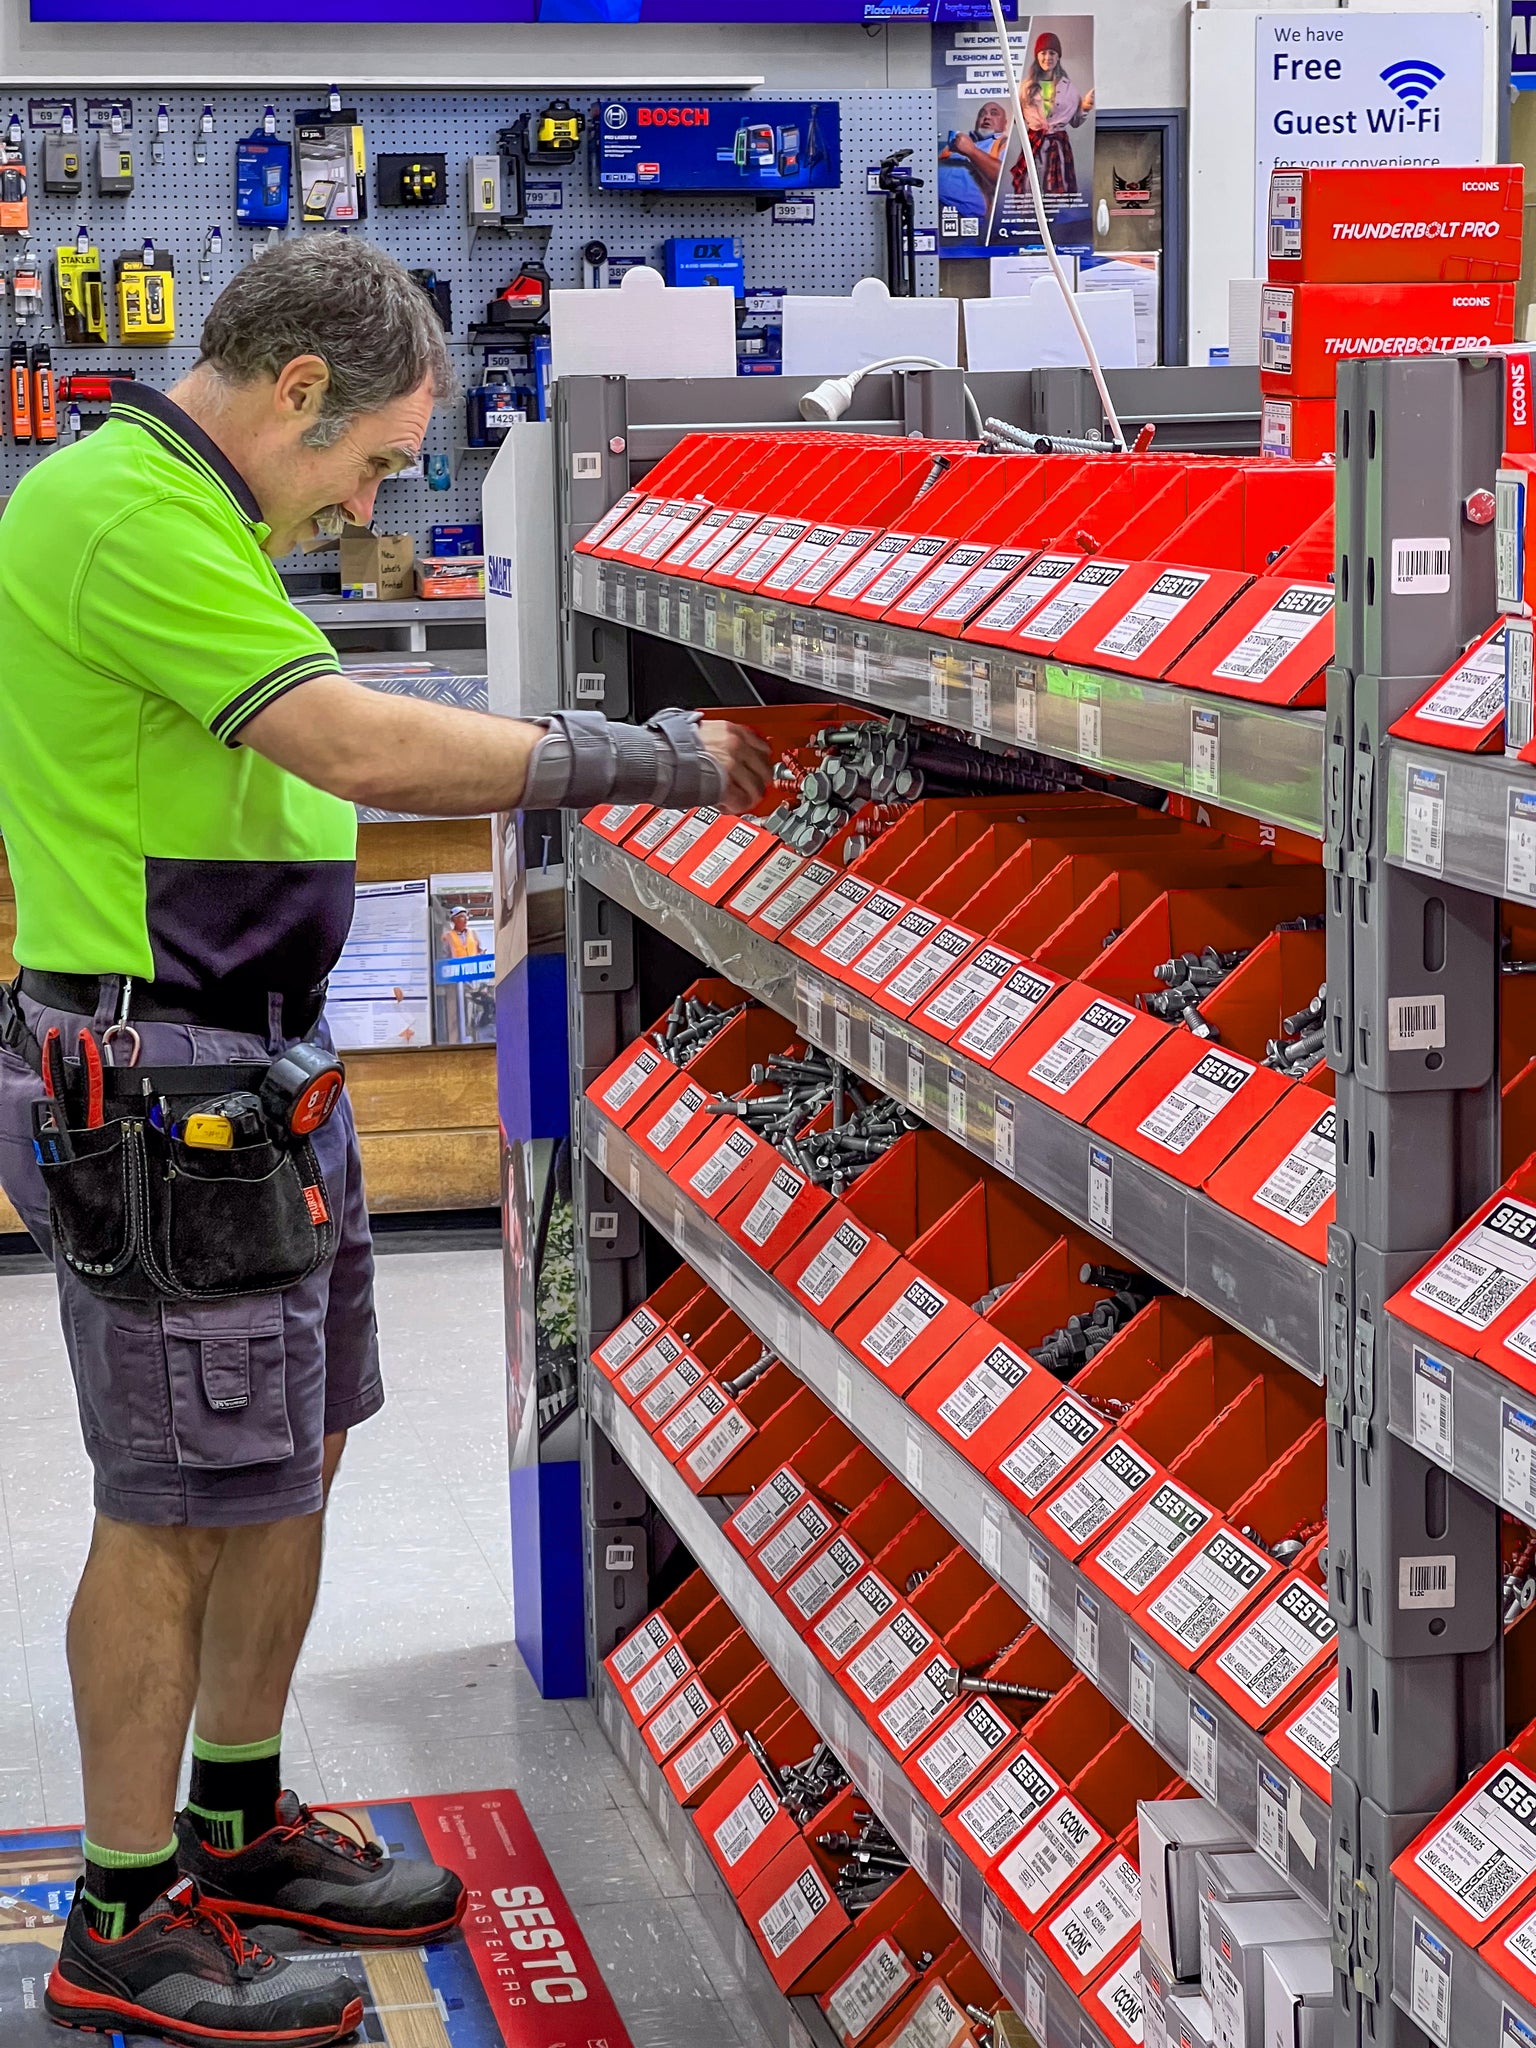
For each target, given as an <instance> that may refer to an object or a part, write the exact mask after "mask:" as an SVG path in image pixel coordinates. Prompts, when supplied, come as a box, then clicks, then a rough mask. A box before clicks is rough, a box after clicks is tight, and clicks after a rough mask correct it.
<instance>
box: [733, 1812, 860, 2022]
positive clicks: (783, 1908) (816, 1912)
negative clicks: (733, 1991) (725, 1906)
mask: <svg viewBox="0 0 1536 2048" xmlns="http://www.w3.org/2000/svg"><path fill="white" fill-rule="evenodd" d="M740 1897H741V1912H742V1918H743V1919H744V1920H745V1921H746V1923H747V1926H748V1928H749V1929H750V1930H751V1933H752V1937H753V1939H754V1940H755V1941H756V1943H757V1945H758V1947H759V1949H761V1951H762V1954H763V1960H764V1961H765V1962H766V1963H767V1965H768V1968H769V1970H770V1972H771V1973H772V1976H773V1981H774V1982H775V1984H777V1985H778V1987H779V1989H780V1990H781V1991H790V1990H793V1989H794V1988H795V1987H796V1986H797V1985H798V1984H799V1983H800V1982H801V1980H802V1979H803V1978H806V1977H808V1976H809V1975H811V1974H812V1972H813V1970H814V1966H815V1964H816V1962H817V1960H818V1959H819V1958H820V1957H821V1956H823V1955H825V1954H826V1952H827V1950H828V1949H829V1948H830V1947H831V1946H832V1945H833V1943H834V1942H835V1941H837V1939H838V1937H839V1936H840V1935H842V1934H845V1933H846V1932H847V1931H848V1927H849V1924H850V1923H849V1919H848V1915H847V1914H846V1913H845V1912H844V1911H843V1909H842V1907H841V1906H840V1905H839V1904H838V1903H837V1900H836V1898H835V1896H834V1895H833V1891H832V1882H831V1878H830V1876H829V1875H828V1873H827V1871H826V1870H825V1869H824V1868H823V1867H822V1865H821V1863H820V1862H819V1861H818V1860H817V1858H816V1856H815V1854H814V1852H813V1851H812V1850H811V1849H809V1848H808V1847H807V1846H806V1845H805V1844H804V1843H803V1842H800V1843H794V1844H792V1845H791V1846H790V1847H789V1848H786V1849H781V1850H780V1852H779V1854H778V1855H777V1856H775V1857H774V1859H773V1861H772V1862H771V1863H770V1864H769V1865H768V1867H767V1869H766V1870H764V1871H763V1872H762V1873H761V1874H760V1875H759V1876H757V1877H755V1878H754V1879H753V1880H752V1882H751V1884H749V1885H748V1886H747V1887H746V1889H745V1890H744V1891H743V1892H742V1893H741V1895H740Z"/></svg>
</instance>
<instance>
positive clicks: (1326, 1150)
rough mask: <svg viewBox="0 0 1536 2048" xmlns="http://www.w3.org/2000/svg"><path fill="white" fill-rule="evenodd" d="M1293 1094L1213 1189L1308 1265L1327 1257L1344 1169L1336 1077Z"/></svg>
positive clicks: (1222, 1169)
mask: <svg viewBox="0 0 1536 2048" xmlns="http://www.w3.org/2000/svg"><path fill="white" fill-rule="evenodd" d="M1327 1080H1328V1086H1327V1088H1326V1089H1324V1088H1314V1087H1305V1088H1292V1089H1290V1090H1288V1091H1287V1093H1286V1094H1284V1095H1282V1096H1281V1098H1280V1100H1279V1101H1278V1102H1277V1103H1276V1104H1275V1106H1274V1107H1273V1109H1271V1110H1270V1111H1269V1113H1268V1114H1267V1115H1266V1116H1265V1118H1264V1119H1263V1121H1262V1122H1261V1123H1260V1124H1259V1126H1258V1128H1257V1129H1256V1130H1255V1131H1254V1132H1253V1134H1252V1136H1251V1137H1248V1138H1246V1139H1245V1140H1244V1141H1243V1143H1242V1144H1241V1145H1239V1146H1238V1148H1237V1150H1236V1151H1235V1152H1234V1153H1233V1154H1232V1156H1231V1158H1230V1159H1227V1160H1225V1161H1224V1162H1223V1164H1222V1165H1220V1166H1219V1167H1217V1169H1216V1171H1215V1172H1214V1173H1213V1174H1212V1175H1211V1177H1210V1179H1209V1180H1208V1181H1207V1182H1206V1184H1205V1187H1206V1193H1207V1194H1208V1195H1209V1196H1210V1197H1211V1199H1212V1201H1214V1202H1216V1203H1218V1204H1219V1205H1220V1206H1221V1207H1222V1208H1223V1209H1227V1210H1230V1211H1231V1213H1232V1214H1233V1215H1234V1216H1241V1217H1243V1218H1244V1220H1245V1221H1246V1222H1249V1223H1253V1224H1256V1225H1257V1226H1258V1228H1259V1229H1260V1230H1263V1231H1267V1232H1268V1234H1269V1235H1270V1236H1271V1237H1277V1238H1278V1239H1279V1240H1280V1242H1281V1243H1282V1244H1288V1245H1290V1246H1292V1247H1293V1248H1294V1249H1295V1250H1296V1251H1299V1252H1305V1254H1306V1255H1307V1257H1308V1258H1311V1259H1317V1260H1319V1261H1322V1260H1325V1259H1326V1258H1327V1256H1328V1226H1329V1224H1330V1223H1332V1221H1333V1211H1334V1192H1335V1186H1336V1173H1337V1163H1336V1158H1335V1129H1336V1124H1337V1118H1336V1115H1335V1111H1334V1106H1333V1101H1332V1096H1331V1086H1332V1075H1331V1072H1330V1073H1329V1074H1328V1077H1327Z"/></svg>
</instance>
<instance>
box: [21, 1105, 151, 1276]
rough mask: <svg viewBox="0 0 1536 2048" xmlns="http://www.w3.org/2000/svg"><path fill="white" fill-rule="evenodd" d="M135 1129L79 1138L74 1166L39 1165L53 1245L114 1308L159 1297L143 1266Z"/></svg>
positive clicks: (114, 1127)
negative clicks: (141, 1261)
mask: <svg viewBox="0 0 1536 2048" xmlns="http://www.w3.org/2000/svg"><path fill="white" fill-rule="evenodd" d="M135 1128H136V1127H135V1126H133V1125H131V1124H129V1123H126V1122H123V1123H110V1124H105V1125H103V1126H101V1128H100V1129H97V1130H89V1131H87V1130H82V1131H76V1132H74V1133H73V1134H72V1135H73V1142H74V1147H75V1156H74V1158H73V1159H65V1160H60V1161H57V1162H50V1161H49V1160H48V1159H46V1158H42V1159H40V1160H39V1166H40V1168H41V1171H42V1176H43V1184H44V1186H45V1187H46V1188H47V1190H48V1213H49V1218H50V1221H51V1223H52V1226H53V1241H54V1244H55V1245H56V1246H57V1248H58V1250H59V1252H60V1253H61V1255H62V1256H63V1258H64V1261H65V1263H66V1264H67V1265H68V1266H69V1268H70V1270H71V1271H72V1272H74V1273H76V1274H78V1275H79V1277H80V1279H81V1281H82V1282H83V1283H84V1285H85V1286H86V1287H88V1288H89V1289H90V1291H91V1293H92V1294H100V1295H102V1296H104V1297H105V1298H106V1299H108V1300H111V1301H151V1300H153V1299H154V1294H155V1290H154V1289H153V1287H151V1286H150V1284H149V1281H148V1276H147V1275H146V1274H145V1273H144V1272H143V1270H142V1268H141V1267H140V1265H139V1262H138V1245H139V1237H140V1232H141V1221H140V1216H141V1200H140V1179H141V1176H140V1148H139V1146H138V1144H137V1141H136V1139H135V1138H134V1136H133V1133H134V1131H135Z"/></svg>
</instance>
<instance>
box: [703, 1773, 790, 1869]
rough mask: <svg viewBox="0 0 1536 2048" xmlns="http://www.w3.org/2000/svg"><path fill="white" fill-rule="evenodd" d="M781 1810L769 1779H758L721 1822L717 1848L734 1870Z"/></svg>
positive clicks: (716, 1841)
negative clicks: (769, 1786)
mask: <svg viewBox="0 0 1536 2048" xmlns="http://www.w3.org/2000/svg"><path fill="white" fill-rule="evenodd" d="M778 1810H779V1802H778V1801H777V1800H776V1799H775V1798H774V1796H773V1794H772V1792H771V1791H770V1790H769V1789H768V1784H767V1780H766V1779H763V1778H759V1779H758V1781H757V1783H756V1784H755V1785H754V1786H753V1787H752V1788H751V1790H750V1791H749V1792H748V1793H747V1795H746V1797H745V1798H744V1799H743V1800H742V1801H741V1802H740V1804H739V1805H736V1806H733V1807H732V1808H731V1810H730V1812H729V1813H728V1814H727V1815H726V1816H725V1819H724V1820H723V1821H721V1823H720V1825H719V1826H718V1827H717V1828H716V1829H715V1847H716V1848H717V1849H718V1850H719V1851H720V1854H721V1856H722V1857H723V1858H724V1859H725V1861H726V1863H727V1864H728V1865H729V1866H730V1867H731V1868H732V1869H733V1870H734V1869H735V1867H736V1865H737V1864H738V1863H739V1862H740V1861H741V1859H742V1857H743V1856H745V1855H746V1853H747V1851H748V1850H749V1849H750V1848H751V1846H752V1844H753V1843H754V1842H755V1841H756V1840H757V1838H758V1836H759V1835H760V1834H761V1833H762V1832H763V1830H764V1828H766V1827H767V1826H768V1825H769V1824H770V1823H771V1821H772V1820H773V1817H774V1815H775V1814H776V1813H777V1812H778Z"/></svg>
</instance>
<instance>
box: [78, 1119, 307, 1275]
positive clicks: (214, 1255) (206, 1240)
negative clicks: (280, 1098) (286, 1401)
mask: <svg viewBox="0 0 1536 2048" xmlns="http://www.w3.org/2000/svg"><path fill="white" fill-rule="evenodd" d="M69 1136H70V1143H71V1145H72V1147H73V1150H74V1154H75V1156H74V1157H73V1158H71V1159H64V1160H58V1161H49V1160H48V1159H46V1158H44V1159H43V1160H42V1161H41V1162H40V1165H41V1170H42V1175H43V1179H44V1182H45V1183H46V1185H47V1189H48V1201H49V1210H50V1215H51V1217H52V1222H53V1235H54V1243H55V1244H56V1245H57V1247H58V1249H59V1251H60V1253H61V1254H62V1256H63V1258H64V1260H65V1263H66V1264H67V1265H68V1266H69V1268H70V1270H71V1271H72V1272H74V1273H76V1274H77V1275H78V1276H79V1278H80V1281H81V1283H82V1285H84V1286H85V1287H86V1288H88V1289H89V1290H90V1292H91V1293H92V1294H99V1295H101V1296H103V1297H105V1298H107V1299H109V1300H116V1301H154V1300H167V1301H215V1300H222V1299H224V1298H226V1297H229V1296H234V1295H242V1294H272V1293H277V1292H280V1291H281V1290H282V1289H283V1288H285V1287H292V1286H294V1285H296V1283H297V1282H298V1281H300V1280H304V1279H307V1278H308V1276H309V1275H310V1274H311V1273H313V1272H314V1271H315V1270H316V1269H317V1267H319V1266H322V1265H324V1264H325V1262H326V1260H327V1259H329V1258H330V1256H331V1254H332V1252H333V1251H334V1249H335V1227H334V1225H333V1223H332V1220H331V1205H330V1199H329V1196H328V1194H327V1191H326V1186H325V1176H324V1174H323V1173H322V1171H321V1168H320V1162H319V1160H318V1159H317V1158H316V1157H315V1151H314V1147H313V1146H312V1145H311V1144H310V1143H309V1142H308V1140H307V1139H305V1140H298V1141H295V1142H293V1143H290V1144H279V1143H277V1142H275V1141H274V1140H272V1139H270V1138H265V1139H262V1140H260V1141H259V1142H257V1143H255V1144H249V1145H237V1146H234V1147H231V1148H230V1149H228V1150H215V1149H212V1148H207V1147H200V1146H191V1145H184V1144H183V1143H182V1142H181V1141H180V1139H178V1138H174V1137H171V1136H169V1135H167V1134H166V1133H164V1132H162V1131H160V1130H157V1129H156V1128H155V1127H154V1126H153V1125H151V1124H149V1123H147V1122H145V1121H144V1120H143V1119H141V1118H138V1117H120V1118H115V1119H114V1120H113V1121H111V1122H109V1123H107V1124H106V1125H104V1126H102V1127H100V1128H97V1129H94V1130H74V1129H72V1130H71V1131H70V1134H69Z"/></svg>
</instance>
